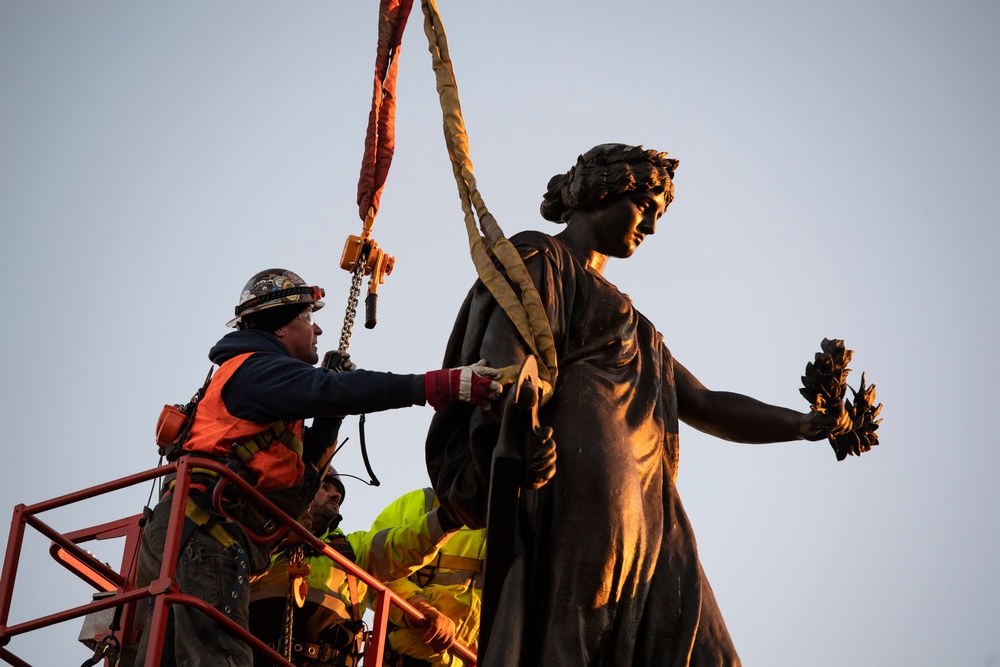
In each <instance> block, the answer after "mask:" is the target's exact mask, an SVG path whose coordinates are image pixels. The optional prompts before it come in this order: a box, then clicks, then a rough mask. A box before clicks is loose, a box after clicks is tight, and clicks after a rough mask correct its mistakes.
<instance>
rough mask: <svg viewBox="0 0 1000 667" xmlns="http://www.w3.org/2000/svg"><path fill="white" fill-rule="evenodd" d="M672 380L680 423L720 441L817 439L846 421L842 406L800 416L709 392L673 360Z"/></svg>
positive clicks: (747, 398)
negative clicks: (824, 412) (826, 411)
mask: <svg viewBox="0 0 1000 667" xmlns="http://www.w3.org/2000/svg"><path fill="white" fill-rule="evenodd" d="M674 381H675V382H676V385H677V409H678V416H679V417H680V419H681V421H683V422H684V423H685V424H688V425H689V426H692V427H694V428H696V429H698V430H699V431H703V432H705V433H708V434H709V435H714V436H715V437H717V438H722V439H724V440H731V441H733V442H749V443H766V442H787V441H789V440H803V439H804V440H819V439H821V438H824V437H826V434H827V432H828V431H830V430H831V429H837V428H843V426H844V424H843V423H842V422H844V421H845V420H847V421H849V419H848V418H847V413H846V410H845V409H844V407H843V405H841V406H840V410H836V411H835V410H829V411H828V413H827V414H821V413H819V412H816V411H814V410H810V411H809V412H805V413H803V412H796V411H795V410H790V409H788V408H782V407H779V406H777V405H769V404H767V403H763V402H761V401H758V400H757V399H755V398H751V397H750V396H744V395H743V394H736V393H733V392H728V391H712V390H711V389H708V388H707V387H705V385H703V384H702V383H701V382H700V381H699V380H698V378H696V377H695V376H694V375H693V374H692V373H691V372H690V371H689V370H688V369H686V368H685V367H684V366H683V365H682V364H681V363H680V362H679V361H677V360H676V359H674ZM848 428H849V426H848Z"/></svg>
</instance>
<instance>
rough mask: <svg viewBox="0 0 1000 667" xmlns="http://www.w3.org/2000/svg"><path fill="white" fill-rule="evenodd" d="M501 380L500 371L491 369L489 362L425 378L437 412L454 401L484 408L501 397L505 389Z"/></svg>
mask: <svg viewBox="0 0 1000 667" xmlns="http://www.w3.org/2000/svg"><path fill="white" fill-rule="evenodd" d="M499 378H500V371H498V370H497V369H495V368H490V367H489V366H487V365H486V360H485V359H480V360H479V361H478V362H476V363H475V364H473V365H471V366H460V367H458V368H443V369H441V370H439V371H430V372H429V373H427V374H426V375H425V376H424V389H425V391H426V393H427V402H428V403H430V404H431V406H433V407H434V409H435V410H440V409H441V408H443V407H444V406H446V405H448V404H449V403H451V402H452V401H464V402H466V403H471V404H472V405H482V404H483V403H485V402H486V401H493V400H496V399H497V398H499V397H500V394H501V392H502V391H503V387H502V386H501V385H500V383H499V382H497V380H498V379H499Z"/></svg>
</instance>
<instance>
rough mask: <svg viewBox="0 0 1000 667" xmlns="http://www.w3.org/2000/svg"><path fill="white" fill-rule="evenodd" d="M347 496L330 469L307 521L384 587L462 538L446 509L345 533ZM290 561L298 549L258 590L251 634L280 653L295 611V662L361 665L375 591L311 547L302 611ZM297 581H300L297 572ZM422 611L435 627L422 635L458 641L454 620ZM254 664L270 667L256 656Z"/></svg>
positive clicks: (275, 562) (282, 558) (285, 553)
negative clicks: (369, 598)
mask: <svg viewBox="0 0 1000 667" xmlns="http://www.w3.org/2000/svg"><path fill="white" fill-rule="evenodd" d="M344 494H345V489H344V485H343V482H342V481H341V479H340V476H339V475H338V474H337V472H336V470H334V469H333V468H330V469H329V471H328V472H327V474H326V476H325V477H324V480H323V486H322V488H321V489H320V491H319V493H317V495H316V498H315V500H313V503H312V505H311V506H310V508H309V512H308V514H307V519H306V521H309V522H310V527H311V529H312V531H313V534H315V535H316V536H317V537H319V539H320V540H322V541H324V542H326V543H327V544H329V545H330V546H332V547H333V548H334V549H335V550H337V551H338V552H339V553H341V554H343V555H344V556H346V557H347V558H349V559H350V560H352V561H354V562H355V563H357V564H358V565H359V566H360V567H362V568H363V569H365V570H366V571H368V572H369V573H371V574H372V575H374V576H375V577H377V578H378V579H379V580H380V581H384V582H389V581H392V580H393V579H398V578H400V577H406V576H408V575H409V574H411V573H412V572H414V571H415V570H418V569H419V568H421V567H422V566H424V565H426V564H428V563H430V562H432V561H433V559H434V558H435V557H436V556H437V553H438V549H439V547H440V545H442V544H445V543H447V541H448V540H449V539H450V538H452V537H453V536H455V535H456V534H457V531H456V529H457V528H458V526H457V525H456V524H455V522H454V521H452V520H451V518H450V517H448V516H447V515H446V514H445V513H444V512H443V511H442V510H440V509H432V510H431V511H428V512H421V513H420V514H418V515H413V516H412V517H411V518H409V519H408V520H406V521H403V522H399V523H396V524H393V525H391V526H385V527H383V528H380V529H378V530H372V531H370V532H369V531H357V532H353V533H349V534H345V533H344V532H343V531H342V530H341V529H340V528H339V527H338V524H339V523H340V519H341V516H340V505H341V503H342V502H343V498H344ZM290 558H291V559H292V560H293V561H295V560H297V556H296V554H295V551H294V550H293V547H289V548H286V549H284V550H282V551H281V552H279V553H278V554H277V555H275V556H274V557H273V559H272V561H271V567H270V569H269V570H268V572H267V574H266V575H264V576H263V577H261V578H260V579H257V580H256V581H254V583H253V584H252V587H251V596H250V600H251V601H250V631H251V632H253V633H254V635H256V636H257V637H259V638H260V639H261V640H263V641H264V642H266V643H268V644H271V645H272V647H279V646H280V645H281V644H280V641H281V638H282V635H283V634H286V631H285V620H286V613H287V612H288V610H289V609H291V612H292V641H291V646H292V661H293V662H295V663H296V664H298V665H302V666H303V667H313V666H318V665H346V666H347V667H353V666H354V665H357V664H358V661H359V659H360V657H361V650H362V642H361V639H362V633H361V630H362V627H363V626H362V623H361V619H362V616H363V615H364V612H365V609H366V605H365V602H366V594H367V591H368V587H367V586H366V585H365V583H364V582H362V581H359V580H357V579H356V578H355V577H349V576H347V573H346V572H345V571H343V570H341V569H340V568H339V567H338V566H336V564H335V563H334V562H333V561H332V560H331V559H330V558H327V557H326V556H323V555H319V554H316V553H315V552H314V551H312V550H311V549H309V548H308V547H305V549H304V554H303V559H302V560H303V562H304V563H306V564H307V565H308V574H306V575H305V576H304V577H303V578H304V580H305V583H306V585H307V586H308V590H307V591H306V592H305V596H304V598H305V601H304V604H303V606H302V607H301V608H299V607H298V605H297V604H296V602H295V601H294V599H290V594H291V595H292V598H294V593H293V591H292V589H290V587H289V582H290V576H289V575H290V563H289V559H290ZM291 569H292V570H295V569H296V568H294V567H292V568H291ZM292 574H293V576H294V574H295V572H292ZM422 611H423V612H424V614H425V616H427V617H428V621H427V622H425V624H424V629H423V630H422V631H421V632H423V633H427V636H428V639H429V640H430V641H432V642H434V643H437V644H439V645H441V643H442V642H444V645H450V643H451V641H452V640H451V637H450V636H448V635H447V634H446V630H447V619H446V618H444V617H443V616H442V615H441V614H440V613H438V612H437V611H436V610H434V609H432V608H430V609H422ZM286 641H287V639H286ZM276 650H278V649H277V648H276ZM279 652H280V651H279ZM255 664H257V665H270V664H271V663H270V661H268V660H266V659H264V658H263V657H262V656H260V655H256V656H255Z"/></svg>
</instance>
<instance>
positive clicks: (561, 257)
mask: <svg viewBox="0 0 1000 667" xmlns="http://www.w3.org/2000/svg"><path fill="white" fill-rule="evenodd" d="M510 242H511V243H513V244H514V246H515V247H516V248H517V250H518V252H519V253H521V257H522V258H524V259H528V258H530V257H532V256H534V255H537V254H539V253H542V254H544V255H547V256H548V257H549V259H551V260H555V261H556V262H557V263H558V264H560V265H561V264H563V263H564V262H565V260H566V259H568V258H570V257H571V256H572V255H571V253H570V252H569V248H567V247H566V246H565V245H563V243H562V242H561V241H559V239H557V238H555V237H554V236H551V235H549V234H546V233H545V232H539V231H536V230H533V229H532V230H527V231H523V232H518V233H517V234H514V235H513V236H511V237H510Z"/></svg>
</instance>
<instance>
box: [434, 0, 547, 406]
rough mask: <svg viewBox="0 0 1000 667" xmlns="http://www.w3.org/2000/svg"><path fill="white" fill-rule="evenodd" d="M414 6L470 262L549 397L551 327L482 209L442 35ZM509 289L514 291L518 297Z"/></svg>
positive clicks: (510, 374) (523, 271) (437, 20)
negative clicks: (535, 364)
mask: <svg viewBox="0 0 1000 667" xmlns="http://www.w3.org/2000/svg"><path fill="white" fill-rule="evenodd" d="M420 5H421V8H422V9H423V12H424V33H425V34H426V35H427V41H428V50H429V51H430V53H431V59H432V61H433V66H434V74H435V78H436V85H437V91H438V97H439V98H440V101H441V112H442V114H443V116H444V138H445V143H446V145H447V147H448V157H449V158H450V159H451V165H452V171H453V172H454V174H455V183H456V185H457V186H458V194H459V197H460V198H461V200H462V211H463V212H464V214H465V228H466V232H467V233H468V237H469V251H470V253H471V255H472V262H473V264H474V265H475V267H476V272H477V274H478V275H479V278H480V280H482V282H483V284H484V285H485V286H486V288H487V289H488V290H489V291H490V293H491V294H492V295H493V297H494V298H495V299H496V300H497V303H498V304H500V307H501V308H503V310H504V312H505V313H507V316H508V317H509V318H510V320H511V322H513V324H514V326H515V327H516V328H517V331H518V333H519V334H520V335H521V338H523V339H524V341H525V343H526V344H527V345H528V347H529V348H530V350H531V352H532V354H534V355H535V356H536V357H538V358H539V359H540V360H541V362H542V367H541V368H540V369H539V371H540V380H541V384H542V402H543V403H544V402H546V401H547V400H548V399H549V398H550V397H551V396H552V391H553V388H554V386H555V382H556V376H557V375H558V366H557V363H556V350H555V342H554V340H553V337H552V329H551V327H550V326H549V321H548V318H547V317H546V315H545V309H544V308H543V306H542V302H541V298H540V297H539V295H538V291H537V290H536V289H535V285H534V283H533V282H532V281H531V277H530V276H529V274H528V270H527V268H526V267H525V266H524V261H523V260H522V259H521V255H520V254H519V253H518V252H517V249H516V248H515V247H514V245H513V244H512V243H511V242H510V241H509V240H508V239H507V238H506V237H504V235H503V231H502V230H501V229H500V226H499V224H497V221H496V219H495V218H494V217H493V215H492V214H491V213H490V212H489V210H488V209H487V208H486V204H485V202H484V201H483V198H482V197H481V196H480V194H479V190H478V189H477V187H476V178H475V176H474V175H473V173H472V172H473V169H472V160H471V159H470V158H469V138H468V134H467V132H466V130H465V120H464V119H463V117H462V107H461V103H460V102H459V99H458V84H457V82H456V80H455V72H454V68H453V67H452V64H451V57H450V56H449V54H448V38H447V36H446V34H445V31H444V26H443V24H442V22H441V16H440V14H439V13H438V11H437V4H436V2H435V0H421V3H420ZM477 216H478V218H479V224H478V226H477V224H476V217H477ZM480 227H481V228H482V233H480V229H479V228H480ZM491 256H492V257H495V258H496V259H497V260H499V262H500V265H501V266H502V267H503V269H504V270H505V272H506V274H507V276H506V277H505V276H504V274H503V273H501V272H500V270H498V269H497V267H496V265H495V264H494V263H493V259H492V257H491ZM515 290H516V291H517V292H519V293H520V298H518V295H517V293H515ZM517 368H518V367H513V366H512V367H508V368H505V369H502V370H503V371H504V379H505V380H507V379H509V380H513V379H515V378H516V375H517Z"/></svg>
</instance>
